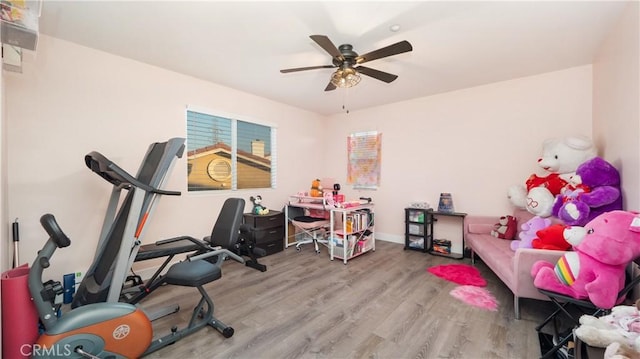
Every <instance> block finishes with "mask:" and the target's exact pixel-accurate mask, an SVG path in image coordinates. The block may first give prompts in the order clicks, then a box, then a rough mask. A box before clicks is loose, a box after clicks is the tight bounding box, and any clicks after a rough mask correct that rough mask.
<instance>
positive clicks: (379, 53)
mask: <svg viewBox="0 0 640 359" xmlns="http://www.w3.org/2000/svg"><path fill="white" fill-rule="evenodd" d="M309 37H310V38H311V40H313V41H315V42H316V43H317V44H318V45H320V47H322V48H323V49H324V51H326V52H328V53H329V55H331V57H332V63H333V64H332V65H321V66H309V67H298V68H293V69H284V70H280V72H281V73H283V74H286V73H289V72H296V71H306V70H316V69H329V68H336V67H337V68H338V69H337V70H336V71H335V72H334V73H333V75H332V76H331V80H330V81H329V84H328V85H327V87H326V88H325V89H324V90H325V91H332V90H335V89H336V88H337V87H352V86H355V85H357V84H358V82H360V75H359V74H363V75H367V76H369V77H373V78H374V79H376V80H380V81H384V82H386V83H390V82H393V81H394V80H395V79H397V78H398V76H397V75H393V74H390V73H388V72H384V71H380V70H376V69H372V68H370V67H365V66H361V65H360V64H363V63H365V62H368V61H373V60H377V59H381V58H383V57H388V56H393V55H398V54H402V53H404V52H409V51H411V50H413V47H412V46H411V44H410V43H409V42H408V41H406V40H405V41H400V42H397V43H395V44H393V45H389V46H386V47H383V48H381V49H378V50H375V51H371V52H368V53H366V54H364V55H358V54H357V53H356V52H355V51H353V46H352V45H349V44H344V45H340V46H339V47H337V48H336V46H335V45H334V44H333V42H331V40H329V38H328V37H326V36H325V35H311V36H309Z"/></svg>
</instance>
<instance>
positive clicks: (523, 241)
mask: <svg viewBox="0 0 640 359" xmlns="http://www.w3.org/2000/svg"><path fill="white" fill-rule="evenodd" d="M550 225H551V220H550V219H549V218H542V217H540V216H534V217H533V218H531V219H530V220H528V221H526V222H524V223H523V224H522V225H521V226H520V233H518V239H516V240H515V241H513V242H511V249H513V250H514V251H515V250H516V249H518V248H533V245H532V243H533V240H534V239H536V238H538V235H537V233H538V231H539V230H541V229H544V228H547V227H549V226H550Z"/></svg>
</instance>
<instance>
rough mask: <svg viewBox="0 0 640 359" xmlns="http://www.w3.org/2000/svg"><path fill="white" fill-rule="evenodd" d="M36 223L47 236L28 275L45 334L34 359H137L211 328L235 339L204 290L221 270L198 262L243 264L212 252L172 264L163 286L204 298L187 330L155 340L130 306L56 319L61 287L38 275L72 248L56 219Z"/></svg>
mask: <svg viewBox="0 0 640 359" xmlns="http://www.w3.org/2000/svg"><path fill="white" fill-rule="evenodd" d="M40 223H41V225H42V227H43V228H44V229H45V231H46V232H47V234H48V235H49V239H48V240H47V242H46V243H45V245H44V247H43V248H42V250H40V251H39V252H38V255H37V257H36V259H35V261H34V263H33V265H32V267H31V269H30V271H29V290H30V292H31V295H32V297H33V301H34V304H35V306H36V309H37V311H38V314H39V316H40V320H41V322H42V324H43V326H44V329H45V331H44V333H43V334H42V335H41V336H40V337H39V338H38V340H37V342H36V343H35V344H34V345H33V347H32V358H51V357H65V358H109V359H121V358H123V359H124V358H139V357H142V356H144V355H146V354H149V353H152V352H154V351H156V350H158V349H161V348H163V347H165V346H167V345H169V344H173V343H175V342H176V341H178V340H179V339H181V338H183V337H185V336H187V335H189V334H191V333H193V332H195V331H197V330H199V329H201V328H203V327H205V326H207V325H210V326H212V327H214V328H215V329H217V330H218V331H220V332H221V333H222V334H223V336H224V337H226V338H229V337H231V336H232V335H233V332H234V330H233V328H231V327H229V326H227V325H225V324H224V323H222V322H220V321H219V320H218V319H216V318H215V317H214V316H213V301H212V300H211V298H210V297H209V296H208V294H207V293H206V291H205V290H204V289H203V287H202V286H203V285H204V284H206V283H209V282H211V281H214V280H216V279H219V278H220V277H221V276H222V272H221V270H220V266H219V265H215V264H213V263H210V262H208V261H206V260H204V259H202V258H206V257H208V256H213V255H219V256H221V257H230V258H232V259H234V260H237V261H239V262H241V263H243V262H244V260H243V259H242V258H241V257H239V256H237V255H235V254H233V253H231V252H229V251H227V250H220V251H212V252H210V253H207V254H205V255H203V256H197V257H192V258H190V260H188V261H184V262H180V263H176V264H174V265H173V266H171V268H170V269H169V271H168V272H167V275H166V282H167V283H168V284H173V285H181V286H187V287H196V288H197V289H198V291H199V292H200V294H201V296H202V298H201V299H200V302H199V303H198V305H197V306H196V307H195V309H194V310H193V314H192V316H191V320H190V321H189V324H188V325H187V326H186V327H185V328H183V329H181V330H177V328H175V327H174V328H172V330H171V333H170V334H168V335H166V336H164V337H162V338H159V339H156V340H153V328H152V325H151V321H150V320H149V318H148V317H147V315H146V314H145V313H144V312H143V311H142V310H141V309H140V308H138V307H136V306H135V305H133V304H128V303H120V302H102V303H94V304H87V305H83V306H80V307H77V308H74V309H72V310H71V311H69V312H67V313H64V314H63V315H61V316H58V315H57V314H58V312H59V307H57V306H56V305H55V304H54V299H55V296H56V295H57V294H59V293H61V286H60V284H59V282H53V281H48V282H47V283H44V284H43V282H42V273H43V271H44V269H46V268H48V267H49V265H50V262H49V260H50V258H51V256H52V255H53V253H54V252H55V251H56V249H58V248H65V247H68V246H69V245H70V244H71V241H70V240H69V238H68V237H67V236H66V235H65V234H64V232H63V231H62V230H61V229H60V227H59V226H58V223H57V222H56V220H55V217H54V216H53V215H51V214H45V215H43V216H42V217H41V218H40Z"/></svg>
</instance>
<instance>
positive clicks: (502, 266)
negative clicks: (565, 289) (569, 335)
mask: <svg viewBox="0 0 640 359" xmlns="http://www.w3.org/2000/svg"><path fill="white" fill-rule="evenodd" d="M511 215H512V216H514V217H516V219H517V222H518V233H520V225H521V224H523V223H525V222H526V221H528V220H529V219H531V218H532V217H533V215H532V214H530V213H529V212H527V211H526V210H522V209H516V210H514V212H513V213H512V214H511ZM498 219H499V216H473V215H468V216H466V217H465V221H464V238H465V244H466V246H467V247H469V248H470V249H471V263H473V264H475V256H478V257H480V259H482V261H483V262H484V263H485V264H486V265H487V267H489V268H490V269H491V270H492V271H493V272H494V273H495V274H496V275H497V276H498V278H500V280H502V281H503V282H504V284H505V285H506V286H507V287H508V288H509V289H510V290H511V292H513V307H514V309H515V318H516V319H520V305H519V299H520V298H531V299H539V300H549V298H548V297H546V296H544V295H542V294H541V293H540V292H538V289H537V288H536V287H534V285H533V278H532V277H531V266H532V265H533V263H535V262H536V261H539V260H544V261H547V262H551V263H555V262H556V261H557V260H558V258H560V257H561V256H562V255H563V254H564V253H565V252H564V251H556V250H546V249H533V248H519V249H518V250H516V251H513V250H512V249H511V241H510V240H505V239H500V238H496V237H493V236H492V235H491V230H492V229H493V228H494V225H495V224H496V223H497V222H498ZM517 238H518V237H517V234H516V239H517Z"/></svg>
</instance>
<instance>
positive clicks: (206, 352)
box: [141, 241, 553, 359]
mask: <svg viewBox="0 0 640 359" xmlns="http://www.w3.org/2000/svg"><path fill="white" fill-rule="evenodd" d="M322 250H323V251H322V253H321V254H319V255H316V254H315V253H314V251H313V248H312V247H310V246H309V245H306V246H304V247H303V248H302V250H301V251H300V252H298V251H296V250H295V248H294V247H289V248H287V249H285V250H284V251H283V252H280V253H277V254H274V255H271V256H268V257H265V258H261V262H262V263H264V264H266V265H267V268H268V269H267V271H266V272H264V273H262V272H259V271H257V270H254V269H251V268H249V267H244V266H243V265H241V264H239V263H237V262H234V261H227V262H226V263H224V265H223V268H222V272H223V276H222V278H221V279H219V280H217V281H214V282H212V283H209V284H207V285H206V287H205V288H206V290H207V292H208V293H209V294H210V295H211V297H212V299H213V301H214V303H215V315H216V317H217V318H218V319H219V320H221V321H222V322H224V323H226V324H227V325H231V326H232V327H233V328H234V329H235V334H234V336H233V337H231V338H228V339H225V338H224V337H223V336H222V334H220V333H219V332H218V331H216V330H214V329H213V328H211V327H206V328H203V329H201V330H200V331H198V332H196V333H194V334H192V335H190V336H188V337H186V338H184V339H182V340H180V341H178V342H177V343H175V344H173V345H171V346H168V347H165V348H163V349H161V350H159V351H157V352H155V353H152V354H151V355H149V356H147V358H265V359H270V358H278V359H284V358H536V357H539V356H540V350H539V345H538V338H537V334H536V331H535V329H534V327H535V326H536V325H537V324H538V323H539V322H540V321H542V319H543V318H544V317H545V316H546V315H547V314H548V313H550V311H551V310H552V309H553V308H552V307H551V306H550V303H547V302H541V301H535V300H521V304H520V307H521V316H522V319H521V320H515V319H514V313H513V297H512V295H511V292H509V290H508V289H507V288H506V287H505V286H504V285H503V284H502V282H500V281H499V280H498V279H497V277H496V276H495V275H494V274H493V273H492V272H491V271H490V270H488V269H487V268H486V266H485V265H484V264H483V263H481V262H480V263H477V267H478V268H479V269H480V271H481V273H482V274H483V276H484V278H485V279H486V280H487V282H488V285H487V289H488V290H489V291H490V292H491V293H492V294H493V295H494V296H495V297H496V298H497V300H498V301H499V302H500V305H499V310H498V311H497V312H491V311H485V310H482V309H478V308H475V307H472V306H469V305H466V304H463V303H462V302H459V301H458V300H456V299H454V298H453V297H452V296H451V295H450V294H449V291H451V290H452V289H453V288H455V287H456V285H455V284H454V283H450V282H448V281H445V280H442V279H439V278H437V277H435V276H433V275H431V274H429V273H428V272H426V268H428V267H430V266H433V265H438V264H447V263H469V260H468V259H465V260H462V261H460V260H452V259H448V258H444V257H437V256H431V255H429V254H425V253H421V252H416V251H405V250H404V249H403V245H401V244H396V243H390V242H384V241H377V242H376V251H375V252H370V253H367V254H365V255H362V256H360V257H357V258H354V259H352V260H351V261H349V262H348V264H347V265H344V264H342V262H341V261H339V260H335V261H333V262H332V261H330V260H329V256H328V253H327V250H326V248H322ZM198 299H199V294H198V292H197V290H196V289H195V288H186V287H176V286H165V287H163V288H160V289H158V290H157V291H156V292H155V293H153V294H152V295H151V296H149V297H148V298H147V299H146V300H145V301H143V302H142V303H141V305H142V306H143V307H144V308H146V309H150V310H153V309H154V308H158V307H161V306H163V305H167V304H171V303H178V304H180V307H181V308H182V309H181V310H180V312H178V313H176V314H174V315H172V316H169V317H166V318H163V319H159V320H157V321H156V322H155V323H154V330H155V336H156V337H159V336H163V335H165V334H167V333H169V328H170V327H171V326H172V325H177V326H178V327H179V328H182V327H183V326H184V325H185V324H186V323H187V322H188V320H189V317H190V315H191V311H192V309H193V307H194V306H195V305H196V303H197V301H198Z"/></svg>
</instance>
